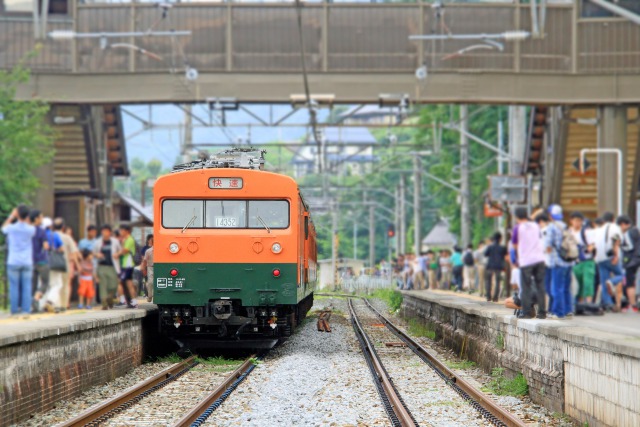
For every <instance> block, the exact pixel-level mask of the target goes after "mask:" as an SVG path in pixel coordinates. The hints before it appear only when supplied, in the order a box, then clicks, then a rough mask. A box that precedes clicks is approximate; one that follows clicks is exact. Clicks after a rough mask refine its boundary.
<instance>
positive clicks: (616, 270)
mask: <svg viewBox="0 0 640 427" xmlns="http://www.w3.org/2000/svg"><path fill="white" fill-rule="evenodd" d="M602 219H603V220H604V224H603V225H602V227H600V228H598V229H597V230H596V232H595V237H594V243H595V248H596V256H595V262H596V265H597V266H598V273H599V274H600V289H601V291H600V298H601V300H600V301H601V304H602V306H603V307H604V308H605V309H606V310H611V311H618V308H617V307H616V305H615V304H614V302H613V299H612V298H611V297H612V296H613V295H615V293H616V290H617V288H618V287H619V286H622V281H623V278H624V271H623V270H622V264H621V261H622V257H621V251H620V242H621V241H622V230H620V227H618V225H617V224H616V223H614V219H615V217H614V215H613V214H612V213H611V212H606V213H605V214H604V215H603V216H602Z"/></svg>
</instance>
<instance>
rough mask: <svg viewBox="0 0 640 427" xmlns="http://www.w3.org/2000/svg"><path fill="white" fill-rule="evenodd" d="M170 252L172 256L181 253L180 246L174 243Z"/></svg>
mask: <svg viewBox="0 0 640 427" xmlns="http://www.w3.org/2000/svg"><path fill="white" fill-rule="evenodd" d="M169 252H171V253H172V254H177V253H178V252H180V245H178V244H177V243H176V242H173V243H171V244H170V245H169Z"/></svg>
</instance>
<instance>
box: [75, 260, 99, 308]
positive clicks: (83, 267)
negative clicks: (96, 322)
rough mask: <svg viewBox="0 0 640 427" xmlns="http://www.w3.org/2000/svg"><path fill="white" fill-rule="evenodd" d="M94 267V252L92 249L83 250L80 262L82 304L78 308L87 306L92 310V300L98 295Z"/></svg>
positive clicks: (79, 287) (80, 298)
mask: <svg viewBox="0 0 640 427" xmlns="http://www.w3.org/2000/svg"><path fill="white" fill-rule="evenodd" d="M94 277H95V273H94V269H93V254H92V253H91V251H90V250H88V249H84V250H83V251H82V262H81V263H80V278H79V280H78V282H79V286H78V298H79V300H80V304H79V305H78V308H86V309H87V310H91V302H92V301H93V298H94V297H95V296H96V291H95V287H94V286H93V282H94Z"/></svg>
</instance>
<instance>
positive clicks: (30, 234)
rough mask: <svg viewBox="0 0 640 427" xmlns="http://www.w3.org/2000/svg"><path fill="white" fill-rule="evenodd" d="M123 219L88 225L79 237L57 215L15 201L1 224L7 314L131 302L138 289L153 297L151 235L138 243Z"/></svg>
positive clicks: (131, 303)
mask: <svg viewBox="0 0 640 427" xmlns="http://www.w3.org/2000/svg"><path fill="white" fill-rule="evenodd" d="M131 231H132V230H131V227H130V226H128V225H126V224H123V225H120V227H119V228H118V229H113V228H112V227H111V226H110V225H109V224H104V225H102V226H101V227H100V228H99V229H98V227H96V226H95V225H89V226H88V227H87V229H86V235H85V237H84V238H82V239H81V240H80V241H79V242H76V240H75V239H74V236H73V229H72V228H71V227H69V226H68V225H67V224H65V221H64V219H63V218H55V219H54V220H52V219H51V218H48V217H44V216H43V214H42V212H40V211H39V210H35V209H34V210H30V209H29V208H28V207H27V206H24V205H20V206H18V207H16V208H15V209H14V210H13V211H12V212H11V214H10V215H9V216H8V217H7V219H6V220H5V221H4V223H3V225H2V233H3V234H4V235H5V238H6V243H7V252H8V253H7V262H6V266H7V280H8V282H9V300H10V307H11V314H30V313H37V312H42V311H47V312H63V311H66V310H67V309H70V308H72V305H71V303H72V301H71V299H72V298H71V297H72V295H75V294H77V297H78V304H77V305H75V304H74V305H73V307H74V308H75V307H77V308H80V309H92V308H93V307H94V306H97V305H100V306H101V307H102V309H103V310H108V309H110V308H113V307H114V306H116V305H119V306H123V307H125V306H126V307H129V308H135V307H137V305H138V301H137V298H138V297H139V296H140V295H141V294H143V295H146V297H147V299H148V301H151V300H152V298H153V288H152V286H144V283H147V284H151V283H152V281H153V235H148V236H147V239H146V242H145V245H144V246H142V247H140V246H139V245H138V244H137V243H136V241H135V239H134V238H133V236H132V235H131Z"/></svg>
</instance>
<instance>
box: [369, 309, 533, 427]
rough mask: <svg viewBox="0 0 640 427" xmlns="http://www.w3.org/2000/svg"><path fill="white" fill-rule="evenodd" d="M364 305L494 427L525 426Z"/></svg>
mask: <svg viewBox="0 0 640 427" xmlns="http://www.w3.org/2000/svg"><path fill="white" fill-rule="evenodd" d="M363 300H364V302H365V303H366V305H367V306H368V307H369V308H370V309H371V310H372V311H373V312H374V313H375V314H376V316H378V318H379V319H380V321H381V322H382V323H383V324H384V325H385V326H386V327H387V328H388V329H389V330H390V331H391V332H393V333H394V334H395V335H396V336H397V337H398V338H400V339H401V340H402V341H403V342H404V343H405V344H407V346H408V347H409V348H410V349H411V350H412V351H413V352H414V353H415V354H416V355H418V356H419V357H420V358H421V359H422V360H423V361H425V362H426V363H427V364H428V365H429V366H430V367H432V368H433V369H434V370H435V371H436V372H437V373H438V374H439V375H440V376H441V377H442V378H443V379H444V380H445V381H446V382H447V383H448V384H449V385H450V386H451V387H452V388H453V389H454V390H456V392H458V394H460V396H461V397H462V398H463V399H465V400H467V401H469V403H471V405H472V406H474V407H475V408H476V409H477V410H478V411H479V412H481V413H482V415H483V416H484V417H485V418H486V419H487V420H488V421H490V422H492V423H493V424H494V425H497V426H506V427H524V426H526V424H525V423H523V422H522V421H521V420H520V419H518V418H517V417H516V416H514V415H512V414H511V413H510V412H508V411H506V410H505V409H504V408H502V407H501V406H499V405H498V404H496V403H495V402H494V401H493V400H492V399H491V398H489V397H488V396H487V395H486V394H484V393H482V392H481V391H480V390H478V389H476V388H475V387H473V386H472V385H471V384H469V383H468V382H467V381H465V380H464V379H462V378H461V377H460V376H458V375H456V374H455V373H454V372H453V371H452V370H450V369H449V368H448V367H446V366H445V365H444V364H443V363H442V362H440V361H439V360H438V359H436V358H435V357H434V356H433V355H431V353H429V351H428V350H427V349H426V348H424V347H423V346H422V345H420V344H419V343H418V342H416V341H415V340H414V339H413V338H411V337H410V336H409V335H407V334H406V333H405V332H404V331H402V330H400V329H399V328H398V327H397V326H396V325H394V324H393V323H392V322H391V321H390V320H389V319H387V318H386V317H385V316H384V315H383V314H382V313H380V312H379V311H378V310H376V309H375V308H374V307H373V306H372V305H371V303H369V301H368V300H367V299H366V298H363Z"/></svg>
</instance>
